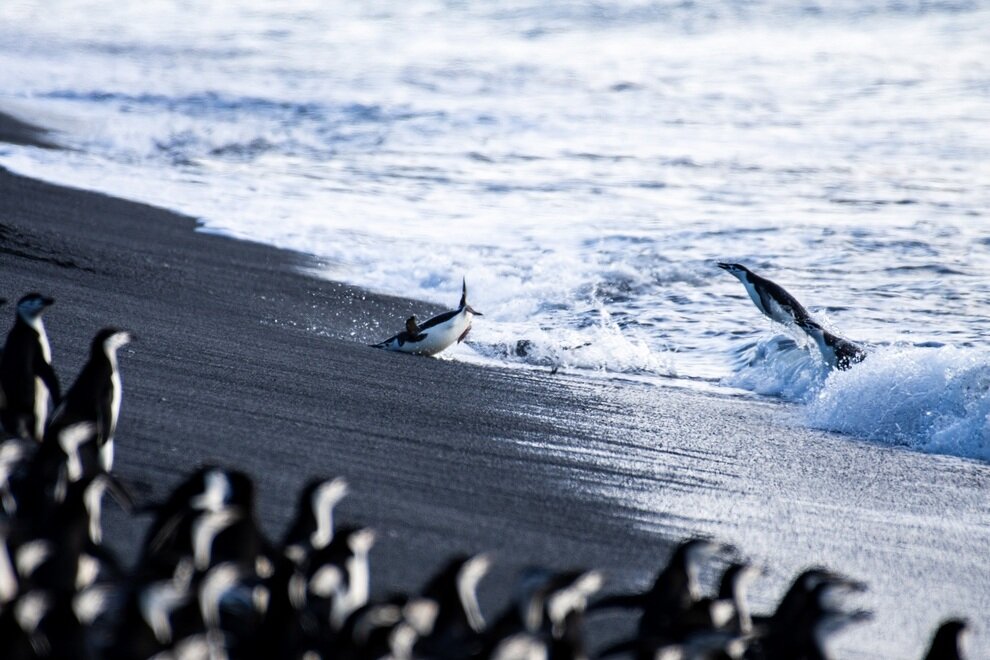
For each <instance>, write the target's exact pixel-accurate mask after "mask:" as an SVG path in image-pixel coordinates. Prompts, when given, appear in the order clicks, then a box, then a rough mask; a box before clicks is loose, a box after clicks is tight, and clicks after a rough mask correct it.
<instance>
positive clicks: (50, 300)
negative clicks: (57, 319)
mask: <svg viewBox="0 0 990 660" xmlns="http://www.w3.org/2000/svg"><path fill="white" fill-rule="evenodd" d="M41 304H42V305H44V306H45V307H50V306H51V305H54V304H55V299H54V298H48V297H45V298H42V299H41Z"/></svg>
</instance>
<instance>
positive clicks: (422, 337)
mask: <svg viewBox="0 0 990 660" xmlns="http://www.w3.org/2000/svg"><path fill="white" fill-rule="evenodd" d="M475 316H483V315H482V313H481V312H479V311H477V310H475V309H474V308H472V307H471V305H469V304H468V302H467V280H466V279H465V280H464V282H463V284H462V287H461V303H460V305H458V306H457V309H455V310H451V311H449V312H444V313H443V314H440V315H439V316H434V317H433V318H432V319H430V320H429V321H427V322H425V323H423V324H419V323H417V321H416V317H415V316H411V317H409V318H408V319H406V329H405V330H403V331H402V332H400V333H399V334H397V335H395V336H394V337H389V338H388V339H386V340H385V341H383V342H381V343H379V344H372V346H374V347H375V348H383V349H385V350H387V351H399V352H401V353H415V354H416V355H436V354H437V353H439V352H440V351H442V350H444V349H445V348H447V347H448V346H450V345H451V344H454V343H460V342H461V341H463V340H464V338H465V337H467V334H468V332H470V331H471V319H472V318H474V317H475Z"/></svg>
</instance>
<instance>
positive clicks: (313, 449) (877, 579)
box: [0, 116, 990, 658]
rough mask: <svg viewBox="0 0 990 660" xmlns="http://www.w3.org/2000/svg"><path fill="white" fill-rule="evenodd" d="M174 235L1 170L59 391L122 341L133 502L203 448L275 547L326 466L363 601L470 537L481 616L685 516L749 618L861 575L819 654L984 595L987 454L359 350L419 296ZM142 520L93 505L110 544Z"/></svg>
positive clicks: (649, 389) (619, 571)
mask: <svg viewBox="0 0 990 660" xmlns="http://www.w3.org/2000/svg"><path fill="white" fill-rule="evenodd" d="M4 126H15V127H16V124H10V122H9V120H8V119H6V118H5V117H3V116H0V137H2V136H3V135H5V134H6V133H5V132H4ZM30 137H31V136H30V135H28V137H27V138H26V139H29V138H30ZM35 138H36V139H38V141H39V142H42V141H44V138H43V137H42V136H41V135H40V134H37V135H35ZM36 144H37V143H36ZM38 146H41V145H40V144H38ZM196 227H197V223H196V221H195V220H194V219H192V218H188V217H184V216H180V215H177V214H174V213H171V212H169V211H166V210H163V209H158V208H155V207H151V206H147V205H144V204H139V203H134V202H128V201H125V200H120V199H116V198H112V197H108V196H106V195H102V194H98V193H91V192H86V191H82V190H75V189H70V188H64V187H60V186H55V185H51V184H46V183H42V182H40V181H37V180H33V179H27V178H24V177H21V176H18V175H16V174H12V173H10V172H8V171H7V170H5V169H3V168H2V166H0V254H3V255H4V256H5V257H6V258H5V259H3V260H2V261H0V271H2V277H3V281H4V283H5V285H4V291H3V292H0V293H2V294H3V295H4V296H6V297H7V298H9V299H12V300H16V298H17V297H18V296H19V295H21V294H22V293H24V292H26V291H29V290H39V291H42V292H44V293H49V294H51V295H53V296H54V297H55V299H56V301H57V302H56V304H55V306H54V307H53V308H52V309H51V310H50V311H49V313H48V314H47V316H46V325H47V327H48V333H49V337H50V338H51V342H52V350H53V354H54V365H55V368H56V371H57V372H58V374H59V377H60V378H61V379H62V384H63V387H67V386H68V385H69V384H71V381H72V379H73V378H74V377H75V374H76V373H77V371H78V369H79V368H80V366H81V364H82V362H83V360H84V359H85V354H86V350H87V347H88V343H89V339H90V337H91V336H92V334H93V333H94V332H95V331H96V330H97V329H98V328H100V327H103V326H105V325H118V326H120V327H123V328H126V329H129V330H132V331H133V332H135V334H136V335H137V337H138V340H137V342H135V343H134V344H133V345H132V346H129V347H128V348H127V349H125V350H124V351H122V353H121V359H120V362H121V371H122V378H123V382H124V397H123V405H122V410H121V421H120V425H119V429H118V432H117V463H116V466H115V471H116V472H117V473H118V475H119V476H120V477H121V478H122V479H123V480H124V481H125V482H127V483H129V484H131V485H132V486H133V487H134V489H135V494H136V495H137V497H138V498H139V500H142V501H143V500H145V499H149V498H153V499H158V498H161V497H162V496H163V495H164V494H165V493H166V492H167V491H168V489H170V488H171V487H172V485H173V484H175V483H176V482H177V481H178V480H180V479H181V478H182V476H184V474H185V473H187V472H188V471H189V470H191V469H193V468H195V467H197V466H198V465H200V464H202V463H204V462H215V463H219V464H223V465H227V466H230V467H233V468H238V469H243V470H245V471H246V472H248V473H249V474H251V475H252V476H253V477H254V478H255V480H256V484H257V504H258V513H259V517H260V519H261V524H262V527H263V528H264V529H265V530H266V531H267V533H268V534H269V535H270V536H272V537H274V538H277V537H278V536H279V535H280V534H281V532H282V530H283V528H284V526H285V524H286V523H287V521H288V519H289V517H290V516H291V513H292V510H293V509H294V506H295V499H296V495H297V491H298V489H299V488H300V487H301V485H302V484H303V483H304V481H305V480H306V479H307V478H309V477H311V476H317V475H325V476H336V475H340V476H344V477H346V478H347V479H348V481H349V482H350V484H351V490H352V493H353V494H352V495H350V496H348V497H347V498H346V499H345V500H344V501H343V503H342V505H341V507H340V515H339V517H340V520H341V521H343V522H350V523H362V524H367V525H370V526H372V527H374V528H376V529H377V530H378V531H379V540H378V543H377V544H376V546H375V549H374V550H373V551H372V555H371V561H372V588H373V591H374V593H376V594H383V593H386V592H388V591H391V590H394V589H403V590H415V589H417V588H418V587H420V586H421V584H422V582H423V581H424V580H425V579H426V577H427V575H428V574H429V573H430V572H431V571H432V570H433V569H434V568H436V567H437V566H438V565H439V564H440V563H441V562H442V561H443V560H444V559H445V558H446V557H447V556H449V555H451V554H453V553H455V552H457V551H469V552H477V551H483V550H491V551H493V552H494V555H495V567H494V569H493V574H492V576H490V577H488V578H486V579H485V580H483V581H482V583H481V588H480V594H481V598H482V607H483V611H484V613H485V614H486V616H487V617H488V618H491V617H493V616H494V615H495V613H496V612H497V609H499V608H500V607H501V605H502V604H503V603H505V602H506V598H507V595H508V593H509V592H510V591H511V586H510V585H511V584H512V576H513V575H514V574H515V572H516V571H517V570H518V569H519V568H521V567H523V566H526V565H528V564H532V563H542V564H547V565H550V566H553V567H556V568H566V567H572V566H585V567H600V568H603V569H604V570H605V572H606V575H607V576H608V580H607V583H606V584H607V586H606V590H607V591H613V590H622V589H625V588H629V587H631V586H642V585H643V584H645V583H646V582H648V581H649V580H650V579H651V578H652V575H653V572H654V571H655V570H656V569H657V568H658V566H659V565H660V564H661V563H662V562H663V560H664V559H665V558H666V555H667V552H668V548H669V547H670V544H671V543H672V542H673V541H676V540H679V539H680V538H682V537H684V536H688V535H690V534H697V533H707V534H712V535H714V536H716V537H718V538H719V539H720V540H725V541H728V542H733V543H736V544H738V545H739V547H740V548H741V550H742V552H743V553H744V554H745V555H746V556H748V557H749V558H750V559H753V560H755V561H757V562H758V563H764V564H768V568H769V575H768V576H766V577H765V578H762V579H761V580H760V581H759V582H758V583H757V584H756V585H754V587H753V590H752V591H753V608H754V610H755V611H758V612H762V611H765V610H767V609H768V608H769V606H770V604H771V603H773V602H774V601H775V600H776V599H777V597H778V596H779V595H780V593H781V591H782V589H783V588H784V585H785V583H786V581H787V580H788V579H789V578H790V577H791V576H792V575H794V574H795V573H796V572H797V570H799V569H800V568H803V567H804V566H808V565H811V564H814V563H824V564H826V565H828V566H830V567H833V568H835V569H837V570H840V571H843V572H846V573H849V574H851V575H853V576H854V577H856V578H860V579H863V580H865V581H866V582H867V583H868V584H869V585H870V586H871V592H870V594H867V597H866V603H865V604H866V605H867V606H870V607H871V608H872V609H874V611H875V614H876V619H875V621H874V622H872V623H869V624H866V625H862V626H859V627H857V628H855V629H852V630H850V631H849V632H848V633H846V634H842V635H838V636H836V637H835V642H834V644H833V646H832V647H833V649H834V650H835V651H836V652H837V654H838V655H839V657H905V658H908V657H920V655H921V654H922V652H923V650H924V647H925V645H926V644H927V641H928V638H929V636H930V634H931V633H932V631H933V630H934V629H935V626H936V625H937V623H938V621H939V620H940V619H943V618H946V617H948V616H950V615H959V614H961V615H964V616H969V617H970V618H971V619H972V620H973V621H974V623H978V617H979V616H980V615H981V613H982V611H985V609H986V608H987V607H988V606H990V560H987V559H986V558H985V552H983V551H982V550H981V548H983V549H985V547H987V544H988V543H990V528H988V526H987V525H986V522H985V521H986V520H988V519H990V518H988V516H990V505H988V504H987V503H986V497H985V493H986V492H987V490H988V488H990V466H986V465H983V464H980V463H978V462H973V461H967V460H965V459H958V458H953V457H949V456H937V455H928V454H920V453H917V452H909V451H901V450H899V449H896V448H893V449H892V448H887V447H882V446H879V445H874V444H870V443H865V442H858V441H854V440H850V439H848V438H846V437H844V436H838V435H835V434H830V433H826V432H819V431H814V430H810V429H806V428H800V427H798V426H797V425H795V424H794V423H793V421H792V420H790V419H788V414H787V412H786V409H785V407H784V406H782V405H780V404H775V403H773V402H766V401H757V400H754V399H750V398H745V399H744V398H738V397H726V396H719V395H716V394H702V393H698V392H691V391H684V389H683V388H677V387H665V386H662V385H644V384H635V383H630V382H622V383H614V382H588V381H587V380H584V379H581V378H576V377H571V376H551V375H549V374H547V373H540V372H528V371H524V370H510V369H502V368H497V367H482V366H477V365H471V364H465V363H463V362H452V361H448V360H434V359H429V358H420V357H415V356H407V355H402V354H394V353H387V352H384V351H378V350H375V349H371V348H368V347H367V346H366V345H365V344H366V343H368V342H369V341H371V340H375V339H380V338H381V337H383V336H386V335H385V334H382V333H383V332H388V330H390V329H394V328H396V327H398V326H397V325H396V324H397V323H401V319H403V318H405V317H406V316H408V315H409V314H410V313H412V312H414V311H415V312H418V313H422V312H423V308H424V307H430V306H428V305H424V304H422V303H418V302H415V301H410V300H404V299H400V298H394V297H388V296H381V295H377V294H372V293H369V292H367V291H364V290H361V289H358V288H356V287H352V286H348V285H344V284H339V283H335V282H331V281H328V280H323V279H319V278H315V277H311V276H309V275H306V274H305V273H304V272H303V271H304V270H305V269H306V266H307V265H308V263H309V257H307V256H306V255H302V254H298V253H293V252H288V251H284V250H279V249H276V248H272V247H269V246H265V245H261V244H256V243H250V242H246V241H240V240H237V239H232V238H227V237H223V236H218V235H215V234H211V233H206V232H197V231H195V229H196ZM3 310H4V311H3V313H6V314H11V313H12V312H11V305H10V304H9V303H8V305H7V306H5V307H4V308H3ZM355 321H357V324H355ZM314 328H316V329H319V332H316V331H314ZM379 334H381V337H380V336H379ZM145 523H146V520H136V521H135V520H131V519H129V518H127V517H126V516H125V515H124V514H122V513H121V512H120V511H119V510H118V509H117V508H116V507H115V506H114V505H108V506H107V507H106V523H105V526H106V531H107V534H106V536H107V538H108V540H110V542H111V544H112V545H114V546H115V547H116V548H117V549H118V551H126V549H127V548H128V547H134V546H135V545H136V544H137V543H138V542H139V541H140V535H141V530H142V529H143V526H144V524H145ZM125 556H126V555H125ZM706 584H710V583H709V582H707V581H706ZM922 594H926V597H927V598H928V600H927V601H924V602H918V603H917V604H915V603H913V602H912V605H911V606H910V607H902V608H901V611H894V610H893V609H892V604H893V603H896V602H898V600H900V601H901V602H903V601H904V600H905V599H909V600H911V601H915V600H917V601H920V599H921V597H922V596H921V595H922ZM596 621H597V620H596ZM596 621H592V626H591V629H592V630H600V629H601V628H602V625H601V624H600V623H596ZM602 621H605V622H607V623H608V624H609V626H610V627H616V626H618V628H619V629H621V628H622V626H623V625H626V626H628V625H629V623H630V622H629V621H624V622H623V621H619V622H617V621H616V620H615V619H609V617H602ZM974 632H975V637H974V639H973V641H974V642H975V644H974V646H973V648H972V652H974V653H975V652H977V651H978V650H979V649H982V650H983V651H984V652H986V651H988V650H990V631H988V630H983V629H976V630H974ZM600 641H603V640H598V639H596V643H595V645H594V646H598V645H599V642H600ZM857 648H865V649H866V650H865V652H864V653H858V652H856V651H855V649H857ZM888 651H889V652H888Z"/></svg>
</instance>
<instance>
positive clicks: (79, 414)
mask: <svg viewBox="0 0 990 660" xmlns="http://www.w3.org/2000/svg"><path fill="white" fill-rule="evenodd" d="M132 339H133V336H132V335H131V333H129V332H127V331H126V330H118V329H117V328H103V329H102V330H100V331H99V332H97V333H96V336H95V337H93V342H92V344H91V345H90V352H89V360H88V361H87V362H86V364H85V366H83V368H82V371H80V372H79V376H78V377H77V378H76V382H75V383H73V384H72V387H71V388H69V391H68V392H67V393H66V395H65V399H63V401H62V403H61V405H59V406H58V407H57V408H56V409H55V413H54V414H53V415H52V422H51V424H50V425H49V427H48V430H47V431H46V432H45V442H60V441H61V433H62V431H63V429H65V428H67V427H69V426H72V425H74V424H78V423H80V422H90V423H92V424H94V425H95V438H94V439H95V440H96V447H95V449H98V450H99V457H100V465H101V467H102V469H103V471H105V472H109V471H110V468H111V467H113V434H114V432H115V431H116V429H117V420H118V419H119V417H120V399H121V394H122V392H121V386H120V374H119V373H118V371H117V351H118V350H119V349H120V348H121V347H122V346H125V345H127V344H128V343H130V341H131V340H132Z"/></svg>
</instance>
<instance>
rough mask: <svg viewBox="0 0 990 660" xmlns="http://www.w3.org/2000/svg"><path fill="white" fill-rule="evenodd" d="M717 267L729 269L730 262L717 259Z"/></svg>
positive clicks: (730, 267) (730, 266)
mask: <svg viewBox="0 0 990 660" xmlns="http://www.w3.org/2000/svg"><path fill="white" fill-rule="evenodd" d="M718 267H719V268H721V269H723V270H731V269H732V264H727V263H723V262H721V261H719V262H718Z"/></svg>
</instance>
